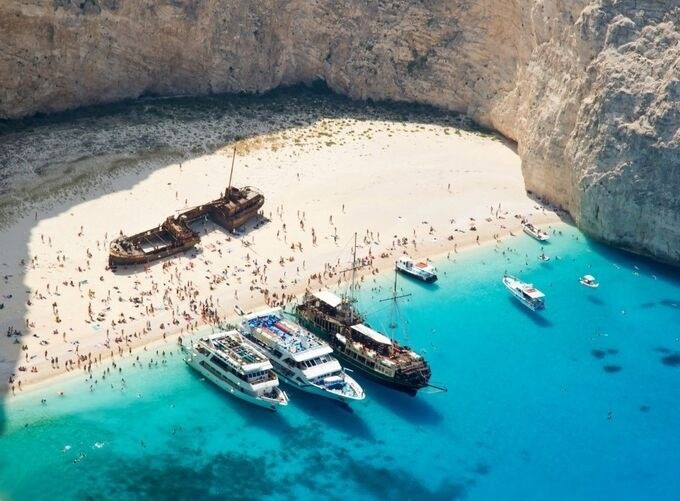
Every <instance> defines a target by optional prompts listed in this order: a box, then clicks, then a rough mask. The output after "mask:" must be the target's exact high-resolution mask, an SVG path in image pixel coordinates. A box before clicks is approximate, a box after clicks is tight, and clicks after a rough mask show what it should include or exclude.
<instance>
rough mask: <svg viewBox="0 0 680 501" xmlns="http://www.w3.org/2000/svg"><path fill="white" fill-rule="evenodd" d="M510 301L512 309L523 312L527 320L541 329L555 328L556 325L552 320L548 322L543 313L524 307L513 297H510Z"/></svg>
mask: <svg viewBox="0 0 680 501" xmlns="http://www.w3.org/2000/svg"><path fill="white" fill-rule="evenodd" d="M508 301H510V303H511V304H512V307H513V308H515V309H517V310H518V311H521V312H522V313H523V314H524V315H526V317H527V318H529V319H530V320H531V321H532V322H533V323H535V324H536V325H538V326H539V327H545V328H548V327H553V326H554V325H555V324H553V323H552V322H551V321H550V320H548V319H547V318H546V317H545V316H543V315H544V314H543V313H541V312H537V311H533V310H530V309H529V308H527V307H526V306H522V304H521V303H520V302H519V301H517V300H516V299H515V298H513V297H508Z"/></svg>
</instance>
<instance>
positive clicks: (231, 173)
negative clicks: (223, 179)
mask: <svg viewBox="0 0 680 501" xmlns="http://www.w3.org/2000/svg"><path fill="white" fill-rule="evenodd" d="M235 160H236V146H234V155H233V156H232V157H231V171H230V172H229V186H227V192H226V193H225V196H226V197H227V198H228V197H229V193H231V177H232V176H233V175H234V161H235Z"/></svg>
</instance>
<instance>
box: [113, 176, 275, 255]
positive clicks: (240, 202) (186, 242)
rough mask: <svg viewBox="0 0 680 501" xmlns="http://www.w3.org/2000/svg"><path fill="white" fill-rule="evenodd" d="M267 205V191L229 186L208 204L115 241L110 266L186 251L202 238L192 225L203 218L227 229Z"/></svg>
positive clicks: (237, 225)
mask: <svg viewBox="0 0 680 501" xmlns="http://www.w3.org/2000/svg"><path fill="white" fill-rule="evenodd" d="M263 205H264V195H263V194H262V193H261V192H260V191H259V190H258V189H256V188H254V187H252V186H246V187H244V188H240V189H239V188H234V187H229V188H227V191H226V193H225V195H224V196H223V197H221V198H218V199H217V200H213V201H212V202H209V203H207V204H204V205H199V206H197V207H193V208H192V209H189V210H187V211H185V212H182V213H181V214H178V215H177V216H170V217H168V218H167V219H166V220H165V221H163V223H162V224H161V225H160V226H158V227H157V228H153V229H151V230H147V231H143V232H141V233H137V234H135V235H132V236H122V237H120V238H117V239H116V240H114V241H113V242H111V246H110V248H109V266H111V267H114V266H125V265H135V264H146V263H150V262H152V261H156V260H158V259H162V258H164V257H167V256H172V255H174V254H179V253H182V252H185V251H187V250H189V249H191V248H192V247H194V246H195V245H196V244H197V243H199V242H200V240H201V239H200V236H199V234H198V233H196V232H195V231H193V230H192V229H191V227H190V225H191V223H193V222H194V221H197V220H199V219H210V220H211V221H213V222H214V223H215V224H217V225H219V226H221V227H222V228H224V229H226V230H227V231H233V230H235V229H236V228H239V227H240V226H243V225H244V224H245V223H247V222H248V220H250V219H251V218H252V217H255V216H256V215H257V213H258V211H259V210H260V208H262V206H263Z"/></svg>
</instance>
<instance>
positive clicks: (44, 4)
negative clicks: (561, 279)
mask: <svg viewBox="0 0 680 501" xmlns="http://www.w3.org/2000/svg"><path fill="white" fill-rule="evenodd" d="M679 27H680V2H678V0H672V1H668V0H508V1H498V0H479V1H477V2H469V1H467V0H392V1H389V0H379V1H377V2H366V1H365V0H347V1H344V2H328V1H320V0H260V1H257V2H245V1H243V0H148V1H144V2H140V1H138V0H5V1H4V2H2V4H0V117H18V116H24V115H29V114H32V113H35V112H39V111H47V112H50V111H59V110H63V109H67V108H72V107H76V106H80V105H84V104H93V103H101V102H110V101H115V100H120V99H123V98H129V97H137V96H139V95H142V94H161V95H176V94H205V93H211V92H235V91H249V92H259V91H264V90H268V89H271V88H274V87H276V86H278V85H281V84H291V83H297V82H311V81H313V80H316V79H323V80H325V81H326V82H327V83H328V85H329V86H330V87H331V88H332V89H334V90H335V91H337V92H340V93H343V94H347V95H349V96H351V97H354V98H359V99H365V98H372V99H393V100H405V101H417V102H423V103H429V104H433V105H435V106H440V107H443V108H447V109H453V110H457V111H463V112H466V113H468V114H469V115H470V116H471V117H472V118H474V119H475V120H477V121H478V122H480V123H482V124H484V125H487V126H489V127H492V128H495V129H497V130H499V131H500V132H501V133H503V134H504V135H506V136H508V137H510V138H512V139H514V140H516V141H517V142H518V145H519V153H520V156H521V157H522V161H523V170H524V176H525V180H526V185H527V189H529V190H531V191H533V192H535V193H537V194H539V195H541V196H543V197H545V198H547V199H548V200H550V201H552V202H554V203H556V204H558V205H560V206H562V207H564V208H565V209H567V210H568V211H569V212H570V213H571V214H572V216H573V217H574V219H575V220H576V222H577V224H578V225H579V226H580V227H581V228H582V229H584V230H585V231H586V232H588V233H590V234H591V235H594V236H596V237H598V238H601V239H602V240H605V241H607V242H609V243H612V244H614V245H618V246H622V247H625V248H628V249H630V250H633V251H636V252H641V253H645V254H649V255H652V256H654V257H656V258H658V259H661V260H666V261H670V262H674V263H676V264H677V263H680V159H679V157H680V132H678V125H679V124H680V82H679V79H680V33H679Z"/></svg>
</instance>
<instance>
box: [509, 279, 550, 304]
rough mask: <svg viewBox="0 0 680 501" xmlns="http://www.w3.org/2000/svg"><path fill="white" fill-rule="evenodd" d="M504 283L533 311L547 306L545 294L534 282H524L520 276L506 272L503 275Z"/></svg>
mask: <svg viewBox="0 0 680 501" xmlns="http://www.w3.org/2000/svg"><path fill="white" fill-rule="evenodd" d="M503 285H505V287H506V288H507V289H508V290H509V291H510V293H511V294H512V295H513V296H515V297H516V298H517V299H518V300H519V301H520V303H522V304H523V305H524V306H526V307H527V308H529V309H531V310H533V311H536V310H542V309H543V308H545V302H544V301H543V298H544V297H545V294H543V293H542V292H541V291H539V290H538V289H537V288H536V287H534V286H533V284H528V283H526V282H522V281H521V280H520V279H519V278H516V277H513V276H512V275H507V274H506V275H503Z"/></svg>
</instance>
